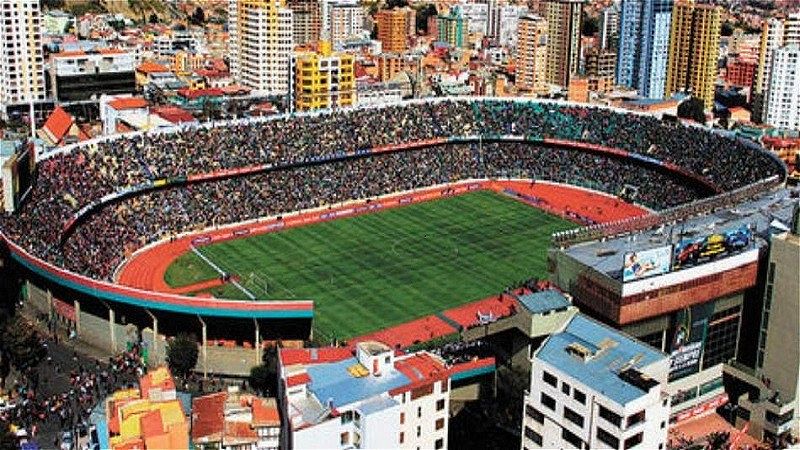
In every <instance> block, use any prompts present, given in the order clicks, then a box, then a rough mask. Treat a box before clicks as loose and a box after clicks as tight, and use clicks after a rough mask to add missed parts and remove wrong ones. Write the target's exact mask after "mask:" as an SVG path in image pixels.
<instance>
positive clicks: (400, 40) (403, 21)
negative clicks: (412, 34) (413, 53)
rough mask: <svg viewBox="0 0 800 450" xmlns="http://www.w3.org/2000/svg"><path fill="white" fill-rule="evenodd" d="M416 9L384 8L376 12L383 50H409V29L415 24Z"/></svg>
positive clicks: (387, 51)
mask: <svg viewBox="0 0 800 450" xmlns="http://www.w3.org/2000/svg"><path fill="white" fill-rule="evenodd" d="M415 14H416V13H415V11H414V10H413V9H411V8H408V7H406V8H394V9H382V10H380V11H378V13H377V14H375V24H376V25H377V27H378V40H379V41H381V46H382V47H383V52H385V53H403V52H405V51H406V50H408V37H409V29H411V30H413V28H410V27H414V26H415V21H416V19H415V17H416V15H415Z"/></svg>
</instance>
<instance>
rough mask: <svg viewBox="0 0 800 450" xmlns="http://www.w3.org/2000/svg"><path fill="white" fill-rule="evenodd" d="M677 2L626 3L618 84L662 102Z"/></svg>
mask: <svg viewBox="0 0 800 450" xmlns="http://www.w3.org/2000/svg"><path fill="white" fill-rule="evenodd" d="M672 6H673V0H623V2H622V10H621V17H620V30H619V38H618V49H617V52H618V59H617V67H616V82H617V84H619V85H621V86H627V87H630V88H634V89H636V91H637V93H638V94H639V95H641V96H643V97H647V98H653V99H661V98H663V97H664V84H665V83H666V69H667V57H668V49H669V35H670V25H671V23H672Z"/></svg>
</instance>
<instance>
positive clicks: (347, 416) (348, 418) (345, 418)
mask: <svg viewBox="0 0 800 450" xmlns="http://www.w3.org/2000/svg"><path fill="white" fill-rule="evenodd" d="M341 420H342V425H344V424H347V423H350V422H352V421H353V411H346V412H344V413H342V419H341Z"/></svg>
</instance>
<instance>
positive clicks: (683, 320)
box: [669, 302, 714, 381]
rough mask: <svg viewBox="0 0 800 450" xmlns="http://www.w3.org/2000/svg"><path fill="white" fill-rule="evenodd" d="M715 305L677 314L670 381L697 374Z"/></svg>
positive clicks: (689, 309)
mask: <svg viewBox="0 0 800 450" xmlns="http://www.w3.org/2000/svg"><path fill="white" fill-rule="evenodd" d="M713 311H714V304H713V302H711V303H704V304H701V305H695V306H692V307H689V308H684V309H682V310H680V311H678V312H676V313H675V314H674V315H673V316H672V319H673V323H672V329H671V331H672V334H671V339H670V342H669V350H670V353H669V379H670V381H671V380H676V379H678V378H681V377H685V376H687V375H691V374H693V373H696V372H697V371H698V370H699V369H700V358H701V357H702V356H703V347H704V346H705V342H706V335H707V334H708V321H709V318H710V317H711V314H712V313H713Z"/></svg>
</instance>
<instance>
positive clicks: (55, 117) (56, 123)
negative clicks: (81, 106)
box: [44, 106, 75, 143]
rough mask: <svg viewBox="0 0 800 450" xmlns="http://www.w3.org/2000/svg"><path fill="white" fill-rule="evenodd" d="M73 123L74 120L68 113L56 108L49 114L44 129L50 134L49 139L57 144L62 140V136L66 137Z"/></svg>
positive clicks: (58, 107)
mask: <svg viewBox="0 0 800 450" xmlns="http://www.w3.org/2000/svg"><path fill="white" fill-rule="evenodd" d="M73 123H75V119H74V118H73V117H72V116H70V115H69V113H68V112H66V111H64V108H62V107H60V106H56V109H54V110H53V112H52V113H50V117H48V118H47V121H46V122H45V123H44V129H45V130H46V131H47V132H48V133H50V137H52V138H53V140H54V141H55V142H56V143H58V142H61V140H62V139H64V136H66V134H67V132H68V131H69V128H70V127H71V126H72V124H73Z"/></svg>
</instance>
